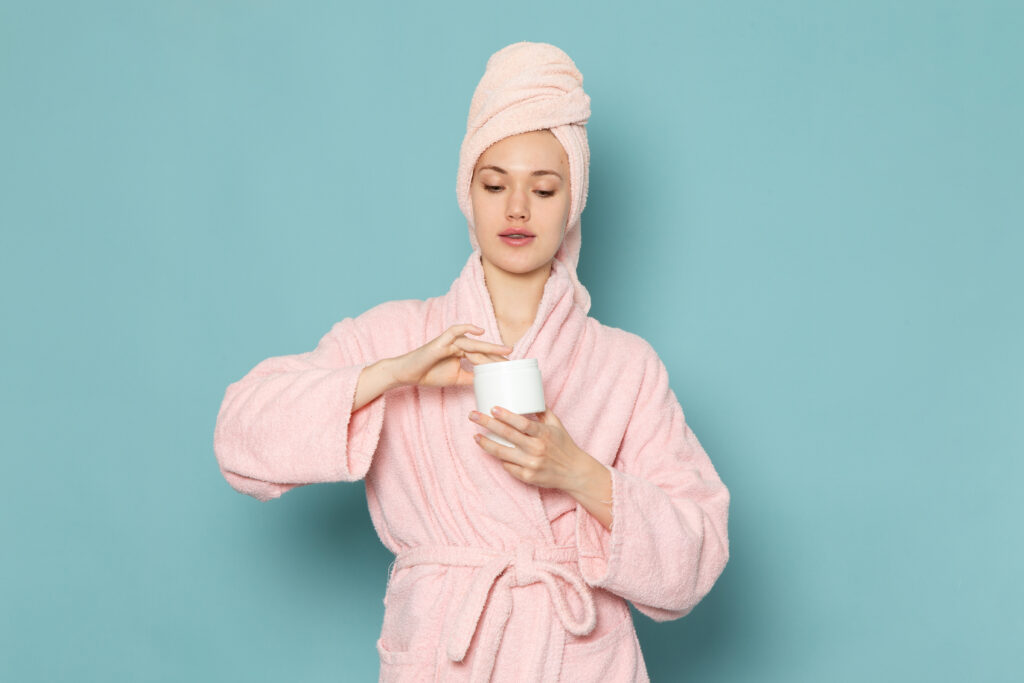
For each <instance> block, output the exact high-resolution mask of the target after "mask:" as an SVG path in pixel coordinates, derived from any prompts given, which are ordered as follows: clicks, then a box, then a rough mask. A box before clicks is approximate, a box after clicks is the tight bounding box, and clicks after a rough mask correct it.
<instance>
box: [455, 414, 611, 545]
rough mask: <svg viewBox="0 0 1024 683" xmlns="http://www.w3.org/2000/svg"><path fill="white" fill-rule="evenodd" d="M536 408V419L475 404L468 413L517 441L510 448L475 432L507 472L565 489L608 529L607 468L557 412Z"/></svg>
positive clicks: (486, 449)
mask: <svg viewBox="0 0 1024 683" xmlns="http://www.w3.org/2000/svg"><path fill="white" fill-rule="evenodd" d="M537 414H538V415H539V416H540V421H537V420H531V419H529V418H528V417H525V416H523V415H517V414H516V413H512V412H509V411H507V410H504V409H502V408H500V407H495V408H494V417H490V416H488V415H484V414H483V413H478V412H477V411H475V410H474V411H473V412H471V413H470V414H469V419H470V420H472V421H473V422H476V423H477V424H479V425H482V426H483V427H485V428H486V429H487V430H488V431H490V432H491V433H492V434H497V435H498V436H501V437H503V438H505V439H506V440H508V441H510V442H512V443H514V444H515V445H516V448H509V447H508V446H504V445H502V444H499V443H498V442H496V441H494V440H493V439H488V438H487V437H486V436H484V435H483V434H477V435H476V436H475V437H474V438H475V439H476V442H477V443H478V444H480V447H481V448H483V449H484V450H485V451H487V452H488V453H490V454H491V455H492V456H494V457H495V458H498V459H499V460H501V465H502V467H504V468H505V470H507V471H508V473H509V474H511V475H512V476H513V477H515V478H516V479H518V480H519V481H522V482H524V483H526V484H533V485H534V486H541V487H544V488H552V489H560V490H562V491H565V492H566V493H568V494H569V495H570V496H572V497H573V498H575V499H576V501H577V502H578V503H579V504H580V505H582V506H583V507H584V509H586V510H587V512H589V513H590V514H591V515H593V516H594V518H595V519H597V521H598V522H600V523H601V525H603V526H604V528H606V529H608V530H609V531H610V530H611V528H612V521H613V517H614V512H613V510H614V508H613V501H612V475H611V472H610V471H609V470H608V468H606V467H605V466H604V465H603V464H601V462H600V461H599V460H598V459H597V458H595V457H594V456H592V455H590V454H589V453H587V452H586V451H584V450H583V449H582V448H580V447H579V446H577V445H576V442H575V441H573V440H572V437H570V436H569V433H568V432H566V431H565V427H563V426H562V421H561V420H559V419H558V416H557V415H555V414H554V413H553V412H551V411H550V410H546V411H544V412H543V413H537Z"/></svg>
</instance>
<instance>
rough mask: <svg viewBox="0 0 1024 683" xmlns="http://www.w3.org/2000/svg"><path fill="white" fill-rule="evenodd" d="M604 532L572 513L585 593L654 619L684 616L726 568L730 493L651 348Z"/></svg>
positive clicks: (584, 515) (613, 473)
mask: <svg viewBox="0 0 1024 683" xmlns="http://www.w3.org/2000/svg"><path fill="white" fill-rule="evenodd" d="M601 466H602V467H605V469H606V471H607V473H608V475H609V478H610V480H611V488H612V490H611V498H610V499H611V501H612V506H611V507H612V520H613V521H612V525H611V529H610V530H609V529H608V528H606V527H605V526H603V525H602V524H601V523H600V522H599V520H598V518H597V517H596V516H595V515H592V514H589V513H588V512H585V511H584V510H578V511H577V520H576V523H577V526H576V536H577V545H578V547H579V549H580V569H581V571H582V572H583V576H584V579H585V580H586V581H587V582H588V583H589V584H591V585H593V586H597V587H601V588H605V589H607V590H609V591H611V592H613V593H616V594H618V595H620V596H622V597H624V598H626V599H628V600H630V601H631V602H633V604H634V605H635V606H636V607H637V609H638V610H640V611H641V612H643V613H644V614H646V615H647V616H649V617H651V618H652V619H655V620H656V621H666V620H669V619H677V618H679V617H682V616H685V615H686V614H687V613H689V612H690V611H691V610H692V609H693V608H694V607H695V606H696V605H697V603H699V602H700V601H701V600H702V599H703V598H704V596H705V595H707V593H708V592H709V591H710V590H711V587H712V586H713V585H714V583H715V581H717V579H718V577H719V576H720V575H721V573H722V571H723V570H724V568H725V565H726V563H727V562H728V560H729V540H728V529H727V527H728V514H729V500H730V495H729V490H728V489H727V488H726V486H725V484H723V483H722V480H721V479H720V478H719V476H718V474H717V472H716V471H715V468H714V466H713V465H712V464H711V460H710V459H709V458H708V455H707V453H706V452H705V451H704V449H703V447H702V446H701V444H700V442H699V441H698V440H697V436H696V435H695V434H694V433H693V431H692V430H691V429H690V428H689V426H688V425H687V424H686V421H685V418H684V415H683V411H682V408H681V406H680V405H679V401H678V400H677V398H676V396H675V394H674V393H673V392H672V390H671V388H670V387H669V381H668V372H667V370H666V369H665V366H664V364H663V363H662V362H661V359H660V358H658V357H657V354H655V353H654V351H653V349H650V350H649V354H648V360H647V365H646V369H645V373H644V379H643V382H642V384H641V387H640V390H639V395H638V397H637V401H636V404H635V408H634V412H633V415H632V416H631V418H630V421H629V424H628V425H627V429H626V433H625V436H624V438H623V441H622V444H621V446H620V448H619V452H618V455H617V457H616V460H615V462H614V463H613V466H612V467H606V466H605V465H603V464H602V465H601Z"/></svg>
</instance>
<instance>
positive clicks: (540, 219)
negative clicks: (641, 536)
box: [469, 130, 612, 529]
mask: <svg viewBox="0 0 1024 683" xmlns="http://www.w3.org/2000/svg"><path fill="white" fill-rule="evenodd" d="M487 166H497V167H498V168H500V169H502V170H503V171H504V173H503V172H501V171H498V170H495V169H492V168H484V167H487ZM537 170H551V171H555V172H556V173H557V174H558V175H551V174H544V175H533V173H534V172H535V171H537ZM559 176H561V177H559ZM470 198H471V199H472V202H473V217H474V222H475V223H476V238H477V243H478V244H479V245H480V251H481V257H482V258H481V261H482V264H483V270H484V276H485V278H486V281H487V289H488V292H489V293H490V296H491V303H492V304H493V306H494V313H495V317H496V318H497V321H498V326H499V328H500V332H501V338H502V342H503V343H505V344H509V345H513V344H515V343H516V341H518V340H519V338H520V337H521V336H522V335H523V334H524V333H525V332H526V330H527V329H529V327H530V326H531V325H532V324H533V321H534V319H535V318H536V315H537V308H538V307H539V305H540V299H541V296H542V295H543V293H544V284H545V283H546V282H547V279H548V276H549V275H550V274H551V262H552V260H553V259H554V257H555V254H556V253H557V252H558V248H559V247H560V246H561V244H562V239H563V237H564V236H565V227H566V222H567V221H568V216H569V205H570V198H571V194H570V185H569V159H568V157H567V156H566V154H565V150H564V149H563V148H562V145H561V143H559V142H558V139H557V138H556V137H555V136H554V134H552V133H551V131H549V130H542V131H531V132H528V133H522V134H520V135H514V136H510V137H507V138H503V139H502V140H499V141H498V142H496V143H494V144H493V145H491V146H490V147H489V148H487V150H485V151H484V153H483V154H481V155H480V158H479V159H478V160H477V163H476V167H475V168H474V172H473V182H472V185H471V188H470ZM509 227H520V228H526V229H528V230H529V231H530V232H531V233H533V234H534V235H536V237H535V238H534V239H533V240H532V241H531V242H530V243H529V244H527V245H525V246H510V245H508V244H505V243H504V242H502V241H501V239H500V238H499V237H498V235H499V234H500V233H502V232H504V231H505V229H506V228H509ZM478 329H479V328H478ZM537 416H538V418H539V419H531V418H530V417H528V416H524V415H517V414H515V413H512V412H510V411H507V410H504V409H502V408H501V407H500V406H498V407H496V408H495V409H494V413H493V416H492V415H484V414H482V413H479V412H477V411H475V410H474V411H472V412H471V413H470V415H469V419H470V420H471V421H473V422H475V423H477V424H479V425H480V426H481V427H483V428H485V429H487V430H488V431H490V432H492V433H494V434H497V435H499V436H501V437H504V438H505V439H507V440H508V441H510V442H511V443H513V444H515V445H516V448H509V447H508V446H504V445H502V444H499V443H497V442H496V441H493V440H492V439H489V438H487V437H486V436H484V435H483V434H477V435H476V437H475V438H476V440H477V443H478V444H479V445H480V447H481V448H482V449H483V450H484V452H485V453H487V454H489V455H491V456H492V457H494V458H496V459H497V460H499V461H500V462H501V465H502V466H503V467H504V468H505V470H506V471H507V472H508V473H509V474H511V475H512V476H513V477H515V478H516V479H519V480H520V481H522V482H524V483H527V484H531V485H534V486H540V487H543V488H553V489H559V490H562V491H565V492H566V493H568V494H569V495H571V496H572V497H573V498H574V499H575V500H576V501H577V502H579V503H580V505H581V506H582V507H583V508H584V509H586V510H587V511H588V512H590V514H592V515H593V516H594V517H595V518H596V519H597V520H598V521H599V522H600V523H601V524H602V525H603V526H604V527H605V528H606V529H611V526H612V505H611V503H612V479H611V474H610V473H609V472H608V470H607V469H606V468H605V466H604V465H602V464H601V463H600V461H598V460H597V459H596V458H594V457H593V456H591V455H590V454H589V453H587V452H586V451H584V450H583V449H581V448H580V447H579V446H578V445H577V444H576V442H575V441H573V439H572V437H570V436H569V434H568V432H567V431H566V430H565V427H564V426H563V425H562V421H561V420H559V419H558V417H557V416H556V415H555V414H554V412H552V411H551V410H547V411H544V412H542V413H537Z"/></svg>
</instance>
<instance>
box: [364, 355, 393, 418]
mask: <svg viewBox="0 0 1024 683" xmlns="http://www.w3.org/2000/svg"><path fill="white" fill-rule="evenodd" d="M399 386H401V382H398V381H397V380H396V379H395V377H394V375H393V374H392V372H391V359H390V358H384V359H381V360H379V361H377V362H376V363H373V364H371V365H367V366H366V367H365V368H363V371H362V372H361V373H359V381H358V383H357V384H356V397H355V401H354V402H353V403H352V412H353V413H354V412H356V411H357V410H359V409H360V408H362V407H363V406H365V405H366V404H367V403H369V402H370V401H372V400H374V399H375V398H377V397H378V396H380V395H381V394H383V393H384V392H385V391H388V390H389V389H394V388H395V387H399Z"/></svg>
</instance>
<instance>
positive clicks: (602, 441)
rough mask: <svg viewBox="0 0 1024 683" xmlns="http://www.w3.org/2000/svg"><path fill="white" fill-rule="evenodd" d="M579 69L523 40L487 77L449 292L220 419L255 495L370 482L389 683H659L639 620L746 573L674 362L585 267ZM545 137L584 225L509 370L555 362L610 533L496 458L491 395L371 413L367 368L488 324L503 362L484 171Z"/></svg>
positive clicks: (558, 386) (378, 314)
mask: <svg viewBox="0 0 1024 683" xmlns="http://www.w3.org/2000/svg"><path fill="white" fill-rule="evenodd" d="M567 60H568V58H567V57H565V56H564V53H562V52H561V51H560V50H558V49H557V48H554V47H553V46H545V45H543V44H530V43H517V44H514V45H511V46H509V47H507V48H504V49H503V50H501V51H499V52H498V53H496V54H495V55H494V56H493V57H492V58H491V61H490V62H488V70H487V74H485V77H484V80H483V81H481V85H480V88H478V91H477V94H476V95H474V98H473V106H472V107H471V113H470V125H469V131H468V132H467V137H466V141H465V142H464V144H463V150H462V165H460V173H459V186H458V188H459V203H460V206H461V207H462V209H463V211H464V212H465V213H466V217H467V219H468V220H469V225H470V242H471V244H472V246H473V251H472V253H471V254H470V256H469V259H468V260H467V261H466V264H465V265H464V266H463V268H462V271H461V273H460V274H459V276H458V277H457V278H456V279H455V281H454V282H453V283H452V285H451V287H450V289H449V290H448V292H447V293H446V294H444V295H441V296H436V297H433V298H429V299H426V300H419V299H407V300H401V301H389V302H385V303H382V304H380V305H378V306H375V307H373V308H371V309H369V310H367V311H365V312H364V313H362V314H360V315H358V316H356V317H347V318H344V319H343V320H341V321H340V322H337V323H335V324H334V325H333V327H332V328H331V329H330V330H329V331H328V332H327V333H326V334H325V335H324V336H323V337H322V338H321V340H320V342H319V344H318V345H317V347H316V349H314V350H313V351H309V352H305V353H299V354H294V355H286V356H276V357H272V358H267V359H266V360H264V361H262V362H260V363H259V364H257V365H256V366H255V367H254V368H252V369H251V370H250V371H249V372H248V373H247V374H246V375H245V376H244V377H242V378H241V379H240V380H238V381H236V382H234V383H232V384H231V385H229V386H228V387H227V390H226V392H225V395H224V398H223V401H222V404H221V407H220V411H219V413H218V416H217V423H216V427H215V431H214V444H213V445H214V451H215V453H216V457H217V460H218V463H219V466H220V470H221V472H222V474H223V476H224V477H225V479H226V480H227V482H228V483H229V484H230V485H231V486H232V487H234V488H235V489H236V490H238V491H240V492H242V493H244V494H247V495H249V496H252V497H254V498H256V499H258V500H261V501H269V500H271V499H274V498H277V497H279V496H281V495H282V494H283V493H285V492H286V491H289V490H291V489H293V488H295V487H297V486H304V485H308V484H314V483H322V482H338V481H357V480H360V479H364V480H365V486H366V497H367V503H368V506H369V510H370V517H371V519H372V520H373V524H374V527H375V529H376V531H377V533H378V535H379V536H380V539H381V542H382V543H383V544H384V545H385V546H386V547H387V548H388V549H389V550H391V551H392V552H393V553H394V554H395V555H396V560H395V562H394V563H393V565H392V568H391V572H390V575H389V578H388V584H387V590H386V595H385V598H384V604H385V608H384V623H383V625H382V628H381V633H380V637H379V639H378V640H377V650H378V653H379V655H380V660H381V669H380V680H381V681H410V682H411V681H417V682H418V681H431V680H433V681H436V680H444V681H451V682H455V681H471V682H473V683H482V682H484V681H489V680H490V681H497V682H506V681H507V682H513V681H515V682H516V683H518V682H520V681H544V682H548V681H568V682H572V683H587V682H588V681H594V682H597V681H601V682H602V683H611V682H614V683H624V682H631V681H632V682H636V681H647V680H648V675H647V670H646V667H645V665H644V661H643V656H642V653H641V651H640V645H639V642H638V640H637V636H636V631H635V629H634V626H633V620H632V616H631V613H630V611H629V607H628V605H627V601H629V602H631V603H632V604H633V605H634V606H635V607H636V608H637V609H638V610H639V611H640V612H641V613H643V614H645V615H647V616H649V617H651V618H652V619H655V620H657V621H666V620H669V619H678V618H680V617H683V616H685V615H686V614H688V613H689V612H690V611H691V610H692V609H693V608H694V606H695V605H696V604H697V603H699V602H700V601H701V600H702V599H703V598H704V596H705V595H706V594H707V593H708V592H709V591H710V590H711V587H712V586H713V585H714V583H715V581H716V580H717V579H718V577H719V575H720V574H721V572H722V571H723V569H724V568H725V565H726V563H727V562H728V559H729V541H728V533H727V523H728V511H729V499H730V495H729V491H728V489H727V488H726V486H725V485H724V484H723V483H722V481H721V479H720V478H719V476H718V474H717V472H716V471H715V468H714V467H713V465H712V463H711V460H710V459H709V458H708V455H707V454H706V453H705V451H704V449H703V448H702V446H701V444H700V442H699V441H698V440H697V436H696V435H695V434H694V433H693V431H692V430H691V429H690V428H689V426H688V425H687V423H686V420H685V418H684V415H683V411H682V408H681V406H680V403H679V401H678V399H677V397H676V395H675V393H674V392H673V391H672V389H671V388H670V386H669V377H668V372H667V370H666V368H665V365H664V364H663V363H662V361H661V360H660V358H659V357H658V354H657V353H656V352H655V350H654V349H653V348H652V347H651V345H650V344H648V343H647V342H646V341H645V340H644V339H642V338H641V337H639V336H637V335H635V334H632V333H630V332H626V331H624V330H621V329H618V328H614V327H608V326H605V325H603V324H601V323H600V322H598V321H597V320H596V319H594V318H591V317H589V316H588V315H587V313H588V311H589V308H590V297H589V295H588V294H587V292H586V290H585V289H584V288H583V286H582V285H581V284H580V283H579V280H578V279H577V278H576V271H575V266H576V262H577V258H578V255H579V245H580V231H579V213H580V211H582V208H583V204H584V202H585V199H586V164H587V160H588V158H589V155H588V154H587V152H586V149H587V148H586V135H585V133H584V129H583V125H582V124H583V122H585V121H586V118H587V115H588V114H589V105H588V102H589V100H588V98H586V96H585V95H584V94H583V92H582V88H581V87H580V83H581V78H580V77H579V73H578V72H577V71H576V70H575V67H574V66H572V65H571V64H572V63H571V61H567ZM492 76H493V79H492ZM526 126H539V127H549V126H551V127H552V130H553V131H556V134H557V135H558V136H559V140H560V141H562V142H563V145H565V146H566V149H567V150H568V151H569V158H570V166H571V167H572V173H571V176H572V184H573V187H572V193H573V195H572V207H573V208H572V211H571V215H570V219H569V228H570V229H569V230H568V231H567V232H566V236H565V239H564V241H563V245H562V247H561V248H560V249H559V252H558V254H557V255H556V258H555V260H554V261H553V262H552V265H551V273H550V275H549V277H548V280H547V281H546V283H545V287H544V292H543V295H542V297H541V301H540V304H539V307H538V310H537V315H536V318H535V319H534V321H533V323H532V326H531V327H530V328H529V329H528V330H527V331H526V333H525V334H523V336H522V337H521V338H520V339H519V340H518V341H517V342H516V344H515V345H514V347H513V351H512V353H510V354H509V355H508V358H509V359H510V360H517V359H521V358H536V359H537V363H538V366H539V368H540V371H541V376H542V380H543V385H544V397H545V402H546V404H547V406H548V408H549V409H550V410H552V411H553V412H554V413H555V414H556V415H557V416H558V417H559V419H560V420H561V422H562V424H563V426H564V427H565V429H566V430H567V431H568V433H569V435H570V436H571V437H572V439H573V441H574V442H575V443H576V444H577V445H578V446H579V447H580V448H582V449H583V450H584V451H586V452H587V453H589V454H590V455H591V456H593V457H594V458H596V459H597V460H598V461H599V462H600V463H602V465H603V466H604V467H606V468H607V470H608V472H609V476H610V477H611V480H612V515H613V522H612V528H611V530H610V531H609V530H608V529H606V528H605V527H604V526H602V525H601V524H600V523H599V522H598V521H597V519H596V518H594V517H593V516H592V515H591V514H590V513H589V512H588V511H587V510H586V509H585V508H584V507H583V506H582V505H580V504H578V503H577V502H576V501H575V500H574V499H573V498H572V497H571V496H570V495H568V494H567V493H565V492H563V491H558V490H554V489H545V488H539V487H536V486H532V485H529V484H525V483H523V482H521V481H519V480H518V479H516V478H514V477H513V476H512V475H511V474H509V473H508V472H507V471H505V469H504V468H503V467H502V466H501V463H500V461H499V460H498V459H496V458H495V457H494V456H491V455H490V454H488V453H487V452H485V451H484V450H483V449H482V448H481V447H480V446H479V445H477V444H476V442H475V441H474V440H473V435H474V434H477V433H479V432H482V431H485V430H484V429H483V428H482V427H481V426H478V425H477V424H475V423H473V422H471V421H470V420H469V419H468V415H469V412H470V411H471V410H474V409H475V408H476V401H475V397H474V392H473V388H472V387H471V386H451V387H418V386H403V387H399V388H396V389H392V390H390V391H388V392H385V393H384V394H382V395H381V396H379V397H377V398H376V399H374V400H373V401H371V402H370V403H368V404H366V405H365V406H363V407H361V408H360V409H359V410H356V411H354V412H353V411H352V406H353V403H354V398H355V392H356V387H357V383H358V380H359V375H360V373H361V372H362V370H363V369H364V368H365V367H367V366H368V365H370V364H372V363H374V362H376V361H378V360H380V359H383V358H394V357H397V356H400V355H403V354H405V353H408V352H409V351H411V350H413V349H416V348H419V347H420V346H422V345H424V344H426V343H427V342H429V341H430V340H432V339H434V338H436V337H437V336H438V335H440V334H441V333H442V332H444V331H445V330H447V329H448V328H449V327H451V326H453V325H456V324H462V323H473V324H475V325H478V326H480V327H482V328H483V329H484V333H483V334H482V335H479V337H478V338H480V339H483V340H485V341H489V342H493V343H496V344H501V343H502V339H501V333H500V330H499V327H498V323H497V320H496V317H495V313H494V309H493V306H492V303H491V298H490V294H489V292H488V290H487V286H486V282H485V280H484V271H483V264H482V262H481V253H480V251H479V246H478V244H477V243H476V240H475V236H474V229H473V218H472V210H471V206H470V203H469V202H468V182H469V181H468V179H467V176H466V173H467V169H468V172H469V174H470V176H469V177H471V172H472V168H473V167H474V165H475V161H476V158H477V157H478V156H479V154H480V153H481V152H482V151H483V150H484V149H486V148H487V146H489V145H490V144H493V142H494V141H495V140H497V139H500V138H501V137H504V136H506V135H509V134H514V133H515V132H523V131H525V130H529V129H531V128H526ZM474 336H476V335H474ZM463 362H464V363H467V361H463Z"/></svg>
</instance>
